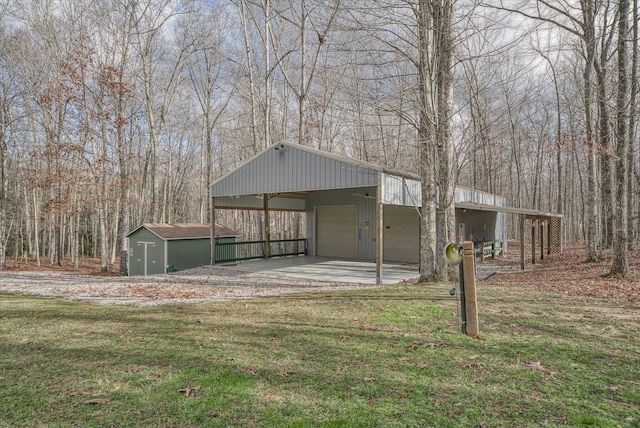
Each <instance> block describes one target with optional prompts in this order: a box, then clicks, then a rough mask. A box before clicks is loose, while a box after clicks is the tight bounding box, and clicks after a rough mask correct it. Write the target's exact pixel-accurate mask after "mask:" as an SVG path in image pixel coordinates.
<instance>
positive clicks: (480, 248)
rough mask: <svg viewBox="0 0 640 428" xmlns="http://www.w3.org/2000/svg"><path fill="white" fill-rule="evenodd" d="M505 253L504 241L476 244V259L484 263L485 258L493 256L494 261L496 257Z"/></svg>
mask: <svg viewBox="0 0 640 428" xmlns="http://www.w3.org/2000/svg"><path fill="white" fill-rule="evenodd" d="M503 253H504V241H503V240H502V239H498V240H495V241H485V242H478V243H476V257H478V258H479V259H480V261H481V262H483V261H484V257H485V256H491V258H492V259H495V258H496V256H499V255H500V254H503Z"/></svg>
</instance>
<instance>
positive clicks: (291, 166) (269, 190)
mask: <svg viewBox="0 0 640 428" xmlns="http://www.w3.org/2000/svg"><path fill="white" fill-rule="evenodd" d="M420 205H421V186H420V179H419V177H418V176H417V175H415V174H411V173H406V172H402V171H397V170H392V169H389V168H385V167H382V166H379V165H375V164H371V163H365V162H358V161H355V160H353V159H350V158H347V157H344V156H337V155H334V154H332V153H327V152H322V151H319V150H315V149H311V148H309V147H305V146H301V145H297V144H283V143H279V144H275V145H273V146H271V147H269V148H267V149H266V150H264V151H263V152H261V153H259V154H257V155H256V156H254V157H253V158H251V159H250V160H248V161H247V162H246V163H244V164H243V165H241V166H240V167H239V168H237V169H236V170H234V171H232V172H231V173H229V174H227V175H226V176H224V177H222V178H221V179H219V180H218V181H216V182H215V183H213V184H212V185H211V207H212V209H211V216H212V219H211V221H212V222H214V223H215V213H216V210H217V209H248V210H262V211H263V213H264V214H263V219H264V222H263V233H262V235H263V236H264V237H265V243H264V256H265V258H268V257H269V249H270V245H269V239H270V230H269V223H270V222H269V213H270V212H271V211H276V210H283V211H298V212H304V213H305V215H306V225H307V230H306V237H307V254H308V255H309V256H327V257H333V258H344V259H351V260H359V261H375V262H376V270H375V272H376V281H377V282H378V283H380V282H381V278H382V262H383V261H384V260H389V261H395V262H413V263H417V262H418V259H417V256H418V239H417V237H418V236H419V227H420V221H419V215H418V210H419V207H420ZM391 211H393V212H391ZM385 213H386V214H387V215H388V216H389V219H390V220H393V219H396V218H397V217H398V216H402V217H403V220H401V221H400V222H396V223H395V224H386V223H383V221H384V220H383V219H384V216H385ZM407 222H408V223H407ZM402 225H404V227H401V226H402ZM385 242H386V244H385ZM407 245H411V246H412V247H413V248H412V250H411V251H410V252H411V253H412V254H415V257H413V258H412V257H407V255H406V253H407V250H406V247H407ZM413 250H415V251H413ZM215 251H216V248H215V245H212V246H211V260H212V261H214V260H216V256H215Z"/></svg>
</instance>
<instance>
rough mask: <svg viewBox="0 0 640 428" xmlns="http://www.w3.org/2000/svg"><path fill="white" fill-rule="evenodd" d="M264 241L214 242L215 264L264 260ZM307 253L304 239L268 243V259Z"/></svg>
mask: <svg viewBox="0 0 640 428" xmlns="http://www.w3.org/2000/svg"><path fill="white" fill-rule="evenodd" d="M264 243H265V241H239V242H224V243H220V242H216V263H232V262H238V261H242V260H251V259H264V258H265V255H264ZM306 253H307V240H306V239H304V238H303V239H278V240H274V241H269V257H283V256H295V255H300V254H306Z"/></svg>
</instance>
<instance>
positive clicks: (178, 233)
mask: <svg viewBox="0 0 640 428" xmlns="http://www.w3.org/2000/svg"><path fill="white" fill-rule="evenodd" d="M143 227H144V228H145V229H147V230H149V231H150V232H151V233H153V234H155V235H157V236H158V237H159V238H161V239H164V240H170V239H197V238H210V237H211V229H210V227H209V225H208V224H204V223H144V224H142V225H141V226H139V227H137V228H135V229H134V230H133V231H131V232H129V233H128V234H127V236H130V235H131V234H133V233H134V232H135V231H137V230H139V229H140V228H143ZM215 232H216V236H239V235H240V234H239V233H237V232H235V231H234V230H232V229H230V228H228V227H226V226H222V225H220V224H217V223H216V230H215Z"/></svg>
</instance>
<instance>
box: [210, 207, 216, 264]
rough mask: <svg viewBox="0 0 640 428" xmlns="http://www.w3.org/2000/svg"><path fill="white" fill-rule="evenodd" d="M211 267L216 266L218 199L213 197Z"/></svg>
mask: <svg viewBox="0 0 640 428" xmlns="http://www.w3.org/2000/svg"><path fill="white" fill-rule="evenodd" d="M210 220H211V226H210V227H211V265H212V266H213V265H215V264H216V198H214V197H213V196H212V197H211V219H210Z"/></svg>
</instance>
